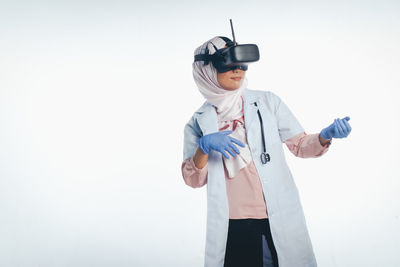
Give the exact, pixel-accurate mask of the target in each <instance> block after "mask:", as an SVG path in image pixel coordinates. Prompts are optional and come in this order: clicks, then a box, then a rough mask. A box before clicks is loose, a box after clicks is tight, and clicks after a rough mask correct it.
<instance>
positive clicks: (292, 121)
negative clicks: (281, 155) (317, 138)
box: [270, 92, 304, 143]
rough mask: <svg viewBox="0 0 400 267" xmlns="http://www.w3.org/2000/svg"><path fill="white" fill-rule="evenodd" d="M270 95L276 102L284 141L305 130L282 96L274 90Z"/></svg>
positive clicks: (277, 115)
mask: <svg viewBox="0 0 400 267" xmlns="http://www.w3.org/2000/svg"><path fill="white" fill-rule="evenodd" d="M270 96H271V98H272V101H273V102H274V108H275V110H274V112H275V117H276V121H277V125H278V131H279V136H280V139H281V141H282V143H284V142H285V141H286V140H287V139H289V138H291V137H293V136H295V135H297V134H299V133H302V132H304V129H303V127H302V126H301V125H300V123H299V122H298V120H297V119H296V117H295V116H294V115H293V113H292V112H291V111H290V110H289V108H288V107H287V105H286V104H285V103H284V102H283V101H282V100H281V99H280V97H279V96H277V95H276V94H274V93H272V92H270Z"/></svg>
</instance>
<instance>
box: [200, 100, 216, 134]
mask: <svg viewBox="0 0 400 267" xmlns="http://www.w3.org/2000/svg"><path fill="white" fill-rule="evenodd" d="M197 113H198V118H197V122H198V123H199V126H200V129H201V131H202V132H203V135H206V134H210V133H215V132H218V117H217V112H216V110H215V108H214V107H213V106H212V105H211V104H210V103H208V102H206V103H205V104H204V105H203V106H202V107H201V108H200V109H199V110H198V111H197Z"/></svg>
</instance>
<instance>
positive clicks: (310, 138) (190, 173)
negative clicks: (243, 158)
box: [182, 132, 330, 219]
mask: <svg viewBox="0 0 400 267" xmlns="http://www.w3.org/2000/svg"><path fill="white" fill-rule="evenodd" d="M285 144H286V146H287V147H288V148H289V150H290V151H291V152H292V153H293V154H294V155H295V156H296V157H301V158H309V157H319V156H322V155H323V154H324V153H326V152H327V150H328V148H329V146H330V143H328V144H326V145H325V146H322V145H321V143H320V142H319V134H318V133H317V134H310V135H308V134H306V133H305V132H303V133H300V134H298V135H295V136H293V137H292V138H290V139H288V140H286V142H285ZM224 169H225V168H224ZM207 173H208V166H207V165H206V166H204V167H203V168H202V169H198V168H196V166H195V165H194V162H193V157H192V158H188V159H186V160H184V161H183V163H182V176H183V179H184V181H185V183H186V184H187V185H188V186H191V187H193V188H196V187H202V186H204V185H205V184H206V183H207ZM225 181H226V192H227V197H228V204H229V218H230V219H245V218H254V219H262V218H267V217H268V213H267V208H266V203H265V199H264V195H263V191H262V186H261V182H260V178H259V176H258V173H257V170H256V167H255V165H254V162H253V161H251V163H250V164H249V165H247V166H246V167H244V168H242V169H241V170H240V171H239V172H238V173H237V174H236V176H235V177H234V178H229V176H228V174H227V171H226V169H225Z"/></svg>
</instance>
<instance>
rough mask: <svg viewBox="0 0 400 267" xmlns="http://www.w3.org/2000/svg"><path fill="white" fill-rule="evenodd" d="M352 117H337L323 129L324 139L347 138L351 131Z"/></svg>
mask: <svg viewBox="0 0 400 267" xmlns="http://www.w3.org/2000/svg"><path fill="white" fill-rule="evenodd" d="M349 120H350V117H345V118H343V119H335V121H334V122H333V123H332V124H331V125H329V126H328V127H326V128H324V129H322V131H321V133H320V134H321V136H322V138H324V139H332V138H345V137H347V136H348V135H349V134H350V132H351V126H350V124H349V123H348V121H349Z"/></svg>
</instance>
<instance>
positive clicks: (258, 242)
mask: <svg viewBox="0 0 400 267" xmlns="http://www.w3.org/2000/svg"><path fill="white" fill-rule="evenodd" d="M270 266H271V267H277V266H278V257H277V254H276V250H275V246H274V243H273V240H272V236H271V230H270V227H269V220H268V219H230V220H229V229H228V240H227V243H226V252H225V264H224V267H270Z"/></svg>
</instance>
